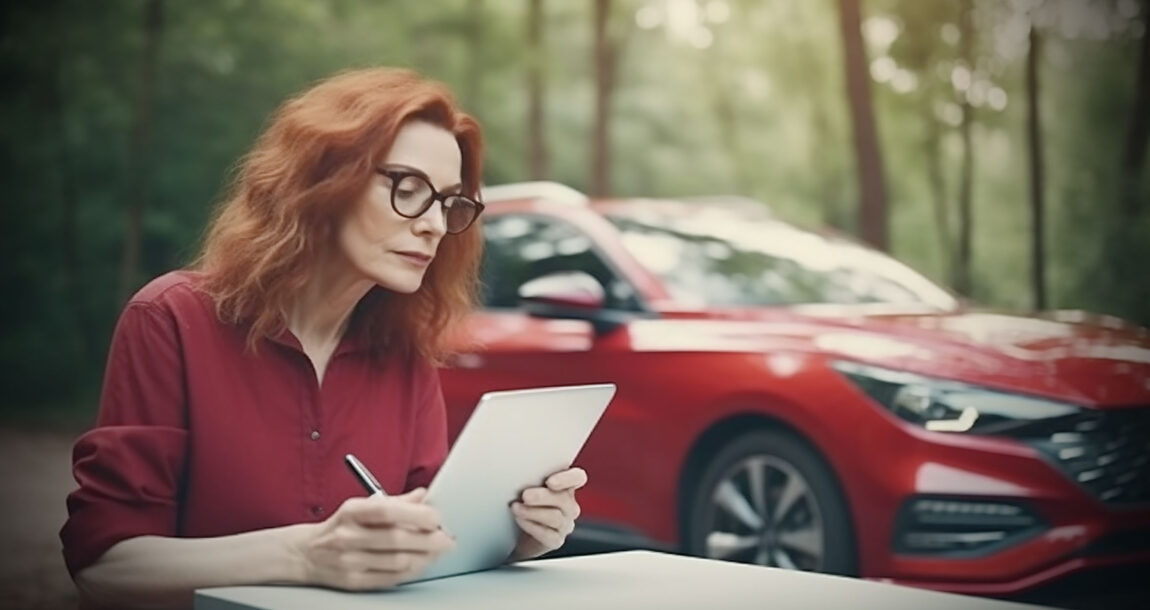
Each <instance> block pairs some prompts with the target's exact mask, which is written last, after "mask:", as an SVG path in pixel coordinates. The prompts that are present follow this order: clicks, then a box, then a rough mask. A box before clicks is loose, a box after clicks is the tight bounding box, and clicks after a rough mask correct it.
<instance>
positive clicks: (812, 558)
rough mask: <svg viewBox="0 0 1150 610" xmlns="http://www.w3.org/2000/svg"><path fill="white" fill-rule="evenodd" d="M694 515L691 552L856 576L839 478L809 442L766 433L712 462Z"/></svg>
mask: <svg viewBox="0 0 1150 610" xmlns="http://www.w3.org/2000/svg"><path fill="white" fill-rule="evenodd" d="M689 506H690V509H689V510H688V512H687V515H686V519H687V521H686V523H685V526H686V527H685V532H684V533H685V535H686V540H685V541H686V547H687V548H686V550H687V552H689V553H691V554H693V555H698V556H701V557H710V558H713V559H724V560H728V561H737V562H741V563H755V564H759V565H767V566H775V567H781V568H789V569H798V570H807V571H814V572H829V573H833V574H855V573H856V566H855V551H854V537H853V535H852V533H851V525H850V516H849V513H848V512H847V508H846V503H845V502H844V500H843V497H842V493H841V492H840V490H839V488H838V484H837V482H836V481H835V478H834V475H833V474H832V473H831V471H830V469H829V468H828V467H827V466H826V464H825V462H824V461H823V460H822V459H821V458H820V457H819V455H818V454H817V453H816V452H815V451H814V450H813V449H812V448H811V447H810V446H809V445H808V444H807V443H805V442H803V441H802V440H800V439H798V438H797V437H795V436H794V435H792V434H788V433H786V432H783V431H780V430H773V429H764V430H756V431H753V432H749V433H746V434H743V435H741V436H738V437H736V438H734V439H733V440H732V441H731V442H729V443H727V444H726V445H725V446H724V447H723V448H722V449H720V450H719V451H718V452H717V453H715V455H714V456H713V457H712V458H711V459H710V461H709V462H708V463H707V465H706V466H705V467H704V469H703V471H702V474H701V476H700V477H699V480H698V484H697V485H696V486H695V491H694V494H693V497H692V499H691V501H690V504H689Z"/></svg>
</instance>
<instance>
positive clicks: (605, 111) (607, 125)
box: [591, 0, 618, 197]
mask: <svg viewBox="0 0 1150 610" xmlns="http://www.w3.org/2000/svg"><path fill="white" fill-rule="evenodd" d="M610 17H611V0H595V8H594V13H593V15H592V20H593V23H594V28H595V47H594V51H593V52H594V61H595V126H594V129H593V130H592V132H591V138H592V139H591V195H592V196H594V197H604V196H606V195H608V194H610V192H611V98H612V97H613V94H614V89H615V68H616V61H617V59H618V49H617V47H616V41H615V40H614V39H613V38H612V37H611V32H610V29H609V26H610V20H611V19H610Z"/></svg>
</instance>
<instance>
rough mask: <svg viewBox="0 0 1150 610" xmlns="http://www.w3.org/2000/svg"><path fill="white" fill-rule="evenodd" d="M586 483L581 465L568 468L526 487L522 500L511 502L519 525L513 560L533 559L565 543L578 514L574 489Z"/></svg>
mask: <svg viewBox="0 0 1150 610" xmlns="http://www.w3.org/2000/svg"><path fill="white" fill-rule="evenodd" d="M586 484H587V473H586V472H585V471H584V470H583V469H582V468H569V469H567V470H561V471H559V472H556V473H555V474H553V475H551V476H549V477H547V480H546V481H544V482H543V485H544V486H543V487H531V488H528V489H525V490H523V493H522V494H520V496H519V500H516V501H515V502H512V503H511V513H512V514H513V515H515V523H516V524H518V525H519V529H520V532H519V543H518V544H517V545H516V546H515V551H514V552H512V553H511V559H512V560H520V559H530V558H531V557H537V556H539V555H542V554H543V553H546V552H549V551H554V550H555V549H557V548H559V547H561V546H563V542H564V541H565V540H567V535H568V534H570V533H571V530H573V529H575V519H577V518H579V503H578V502H576V501H575V490H577V489H579V488H580V487H583V486H584V485H586Z"/></svg>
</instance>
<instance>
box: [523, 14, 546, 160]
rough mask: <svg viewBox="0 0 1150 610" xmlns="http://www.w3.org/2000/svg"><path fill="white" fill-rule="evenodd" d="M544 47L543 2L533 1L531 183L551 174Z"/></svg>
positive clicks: (529, 121) (529, 78) (529, 126)
mask: <svg viewBox="0 0 1150 610" xmlns="http://www.w3.org/2000/svg"><path fill="white" fill-rule="evenodd" d="M543 46H544V44H543V0H530V1H529V2H528V4H527V167H528V171H527V174H528V175H529V176H530V177H531V179H532V180H544V179H546V178H547V174H548V173H550V159H549V157H548V154H547V134H546V128H545V123H546V119H545V116H544V109H545V103H544V94H545V83H544V78H545V77H546V71H545V70H544V64H545V61H544V52H543Z"/></svg>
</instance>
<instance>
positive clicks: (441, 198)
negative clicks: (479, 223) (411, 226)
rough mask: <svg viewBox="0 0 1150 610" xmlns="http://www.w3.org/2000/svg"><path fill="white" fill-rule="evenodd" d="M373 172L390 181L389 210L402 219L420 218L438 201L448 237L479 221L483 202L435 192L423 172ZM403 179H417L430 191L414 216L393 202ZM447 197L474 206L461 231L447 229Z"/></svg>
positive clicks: (394, 170)
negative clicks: (397, 187) (396, 188)
mask: <svg viewBox="0 0 1150 610" xmlns="http://www.w3.org/2000/svg"><path fill="white" fill-rule="evenodd" d="M375 171H377V172H379V173H380V174H382V175H384V176H387V177H388V179H390V180H391V209H393V210H395V213H396V214H399V215H400V216H403V217H404V218H410V219H415V218H419V217H420V216H423V215H424V214H426V213H427V211H428V210H430V209H431V206H432V204H434V203H435V202H436V201H438V202H439V203H440V204H441V205H442V206H443V226H444V229H445V230H446V231H447V233H448V234H450V235H458V234H460V233H463V232H464V231H466V230H468V229H470V228H471V225H474V224H475V221H476V220H478V219H479V215H480V214H482V213H483V210H484V208H485V207H486V206H484V205H483V202H481V201H476V200H475V199H472V198H471V197H468V196H467V195H463V194H461V193H441V192H439V191H437V190H435V186H434V185H432V184H431V180H429V179H428V178H427V175H426V174H424V173H423V172H420V171H419V170H416V169H410V168H406V167H405V168H396V167H378V168H376V170H375ZM405 178H418V179H419V180H420V181H422V182H423V183H424V184H426V185H427V190H429V191H431V196H430V197H428V198H427V199H426V200H425V201H424V202H423V203H422V204H420V206H419V211H418V212H416V213H414V214H407V213H404V212H403V211H402V210H400V209H399V205H398V204H396V202H395V187H396V186H397V185H398V184H399V183H400V181H402V180H403V179H405ZM448 197H455V198H458V199H462V200H463V201H465V202H467V203H469V204H471V205H473V206H475V215H474V216H472V217H471V220H470V221H468V223H467V224H466V225H464V227H463V228H462V229H459V230H457V231H452V230H451V229H450V228H449V227H448V225H449V223H448V222H447V214H448V213H449V211H450V209H451V208H449V207H447V198H448ZM452 207H454V206H452Z"/></svg>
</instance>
